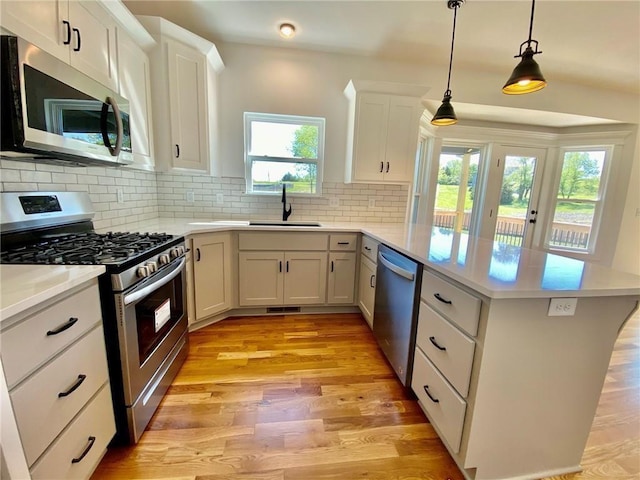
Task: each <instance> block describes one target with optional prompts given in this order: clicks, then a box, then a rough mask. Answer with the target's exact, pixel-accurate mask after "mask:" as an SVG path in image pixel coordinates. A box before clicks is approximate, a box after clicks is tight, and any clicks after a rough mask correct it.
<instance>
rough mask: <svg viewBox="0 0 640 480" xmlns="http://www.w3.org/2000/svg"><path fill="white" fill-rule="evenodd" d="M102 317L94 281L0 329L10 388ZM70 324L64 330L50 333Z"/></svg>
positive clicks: (6, 374) (4, 363) (3, 360)
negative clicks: (92, 283)
mask: <svg viewBox="0 0 640 480" xmlns="http://www.w3.org/2000/svg"><path fill="white" fill-rule="evenodd" d="M101 318H102V315H101V313H100V296H99V294H98V285H97V284H95V285H92V286H91V287H89V288H86V289H84V290H82V291H80V292H78V293H76V294H74V295H71V296H69V297H67V298H65V299H63V300H61V301H59V302H58V303H56V304H54V305H51V306H50V307H48V308H46V309H44V310H41V311H40V312H38V313H36V314H34V315H32V316H31V317H29V318H27V319H26V320H23V321H22V322H19V323H17V324H15V325H13V326H11V327H9V328H8V329H7V330H5V331H3V332H2V339H1V340H2V364H3V365H4V368H5V376H6V379H7V385H8V387H9V389H11V388H12V387H13V386H14V385H15V384H16V383H18V382H19V381H20V380H22V379H23V378H25V377H26V376H27V375H28V374H29V373H31V372H33V371H34V370H35V369H36V368H37V367H39V366H40V365H43V364H44V363H45V362H46V361H47V360H48V359H49V358H51V357H52V356H53V355H55V354H56V353H58V352H60V351H61V350H63V349H64V348H65V347H67V346H68V345H70V344H71V343H72V342H73V341H74V340H76V339H77V338H79V337H80V336H81V335H83V334H84V333H85V332H87V331H88V330H90V329H91V328H92V327H93V326H94V325H95V324H96V323H98V322H100V321H101ZM73 319H77V321H75V323H73ZM71 323H73V324H72V325H71V326H70V327H69V328H67V329H66V330H62V331H60V333H57V334H53V332H55V331H56V330H60V329H61V328H64V327H65V326H66V325H69V324H71ZM48 332H51V333H49V334H48Z"/></svg>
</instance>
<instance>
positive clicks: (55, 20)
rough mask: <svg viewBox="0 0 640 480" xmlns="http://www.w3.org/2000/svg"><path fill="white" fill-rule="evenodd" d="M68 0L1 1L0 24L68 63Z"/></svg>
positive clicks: (69, 31) (69, 29)
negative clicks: (65, 22)
mask: <svg viewBox="0 0 640 480" xmlns="http://www.w3.org/2000/svg"><path fill="white" fill-rule="evenodd" d="M68 5H69V4H68V0H43V1H29V2H26V1H24V0H16V1H4V0H3V1H2V2H0V23H1V24H2V27H4V28H6V29H7V30H8V31H10V32H11V33H13V34H15V35H17V36H19V37H22V38H24V39H25V40H27V41H29V42H31V43H33V44H34V45H37V46H38V47H40V48H42V49H43V50H45V51H47V52H49V53H50V54H51V55H53V56H55V57H58V58H59V59H61V60H63V61H65V62H67V63H68V62H69V44H68V43H67V44H65V43H66V42H67V41H70V38H68V36H70V35H71V26H70V25H69V27H68V28H67V25H65V24H64V23H63V21H68V17H69V11H68Z"/></svg>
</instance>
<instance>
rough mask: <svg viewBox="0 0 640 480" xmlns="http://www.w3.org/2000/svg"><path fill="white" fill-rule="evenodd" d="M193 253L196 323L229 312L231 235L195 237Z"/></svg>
mask: <svg viewBox="0 0 640 480" xmlns="http://www.w3.org/2000/svg"><path fill="white" fill-rule="evenodd" d="M192 241H193V249H192V252H191V258H192V264H193V284H194V288H193V290H194V296H195V320H196V321H199V320H202V319H204V318H207V317H209V316H211V315H215V314H217V313H220V312H224V311H225V310H228V309H230V308H231V306H232V300H231V298H232V297H231V294H232V292H231V279H232V272H231V249H232V247H231V233H229V232H225V233H209V234H201V235H195V236H194V237H193V239H192Z"/></svg>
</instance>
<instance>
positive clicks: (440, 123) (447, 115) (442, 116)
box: [431, 0, 465, 127]
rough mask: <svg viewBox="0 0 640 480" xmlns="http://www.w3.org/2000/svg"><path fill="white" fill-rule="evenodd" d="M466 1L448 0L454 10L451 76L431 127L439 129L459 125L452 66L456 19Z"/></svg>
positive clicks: (448, 78)
mask: <svg viewBox="0 0 640 480" xmlns="http://www.w3.org/2000/svg"><path fill="white" fill-rule="evenodd" d="M464 1H465V0H447V7H449V8H450V9H453V34H452V35H451V55H450V56H449V76H448V77H447V90H446V91H445V92H444V98H443V99H442V105H440V108H438V110H437V111H436V114H435V115H434V116H433V118H432V119H431V125H435V126H437V127H444V126H447V125H454V124H456V123H458V118H457V117H456V112H454V111H453V105H451V90H450V89H449V87H450V85H451V66H452V64H453V44H454V42H455V39H456V17H457V14H458V8H460V7H461V6H462V4H463V3H464Z"/></svg>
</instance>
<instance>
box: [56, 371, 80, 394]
mask: <svg viewBox="0 0 640 480" xmlns="http://www.w3.org/2000/svg"><path fill="white" fill-rule="evenodd" d="M86 378H87V376H86V375H78V380H76V383H74V384H73V385H71V387H69V390H67V391H66V392H60V393H59V394H58V398H62V397H67V396H69V395H71V394H72V393H73V392H75V391H76V390H77V389H78V387H79V386H80V385H82V382H84V381H85V379H86Z"/></svg>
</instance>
